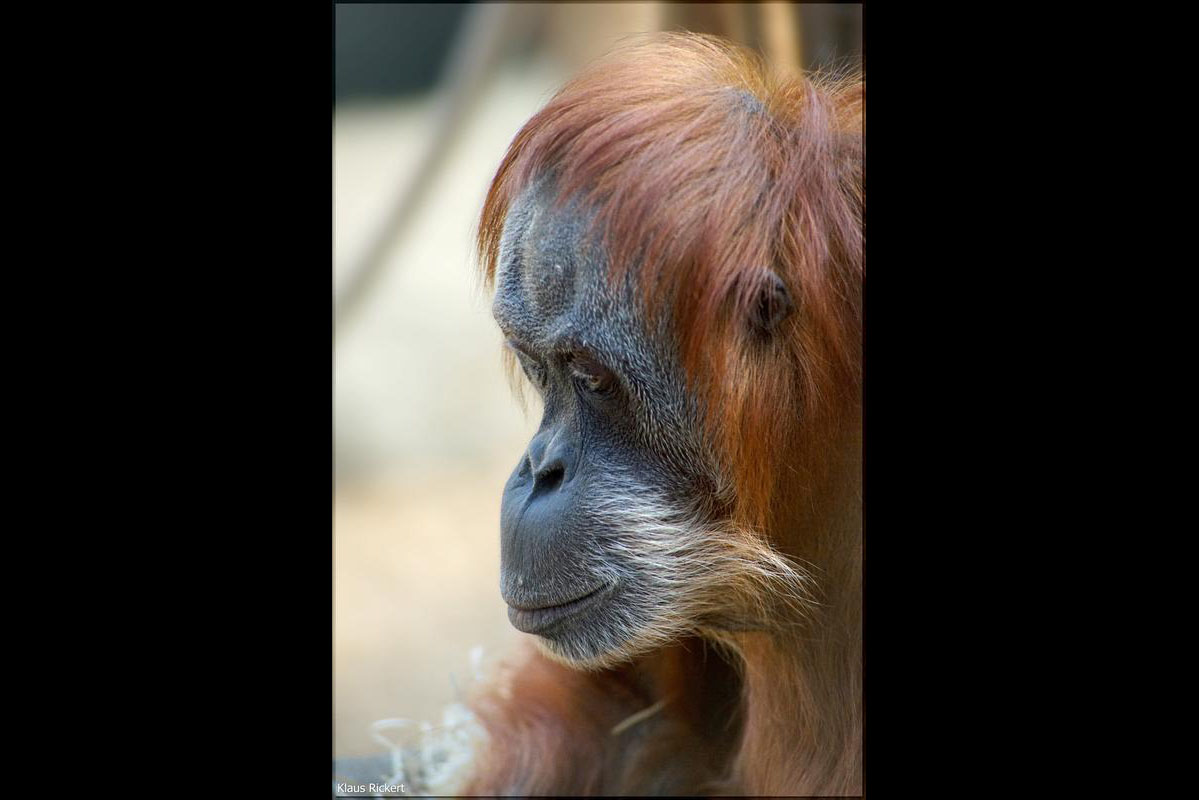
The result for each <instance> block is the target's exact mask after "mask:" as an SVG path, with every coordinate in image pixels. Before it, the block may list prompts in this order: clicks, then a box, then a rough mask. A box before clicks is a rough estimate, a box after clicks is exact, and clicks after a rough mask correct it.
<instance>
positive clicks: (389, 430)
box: [333, 3, 862, 756]
mask: <svg viewBox="0 0 1199 800" xmlns="http://www.w3.org/2000/svg"><path fill="white" fill-rule="evenodd" d="M335 26H336V27H335V37H334V48H335V51H334V55H335V105H334V134H333V184H334V219H333V224H334V292H335V302H336V319H335V362H334V380H335V387H334V403H335V405H334V409H335V410H334V414H335V419H334V425H335V428H334V454H335V487H334V492H335V494H334V725H335V729H334V752H335V754H336V755H338V756H352V755H363V754H367V753H372V752H378V751H379V750H380V745H379V743H378V742H376V741H375V740H374V739H372V738H371V735H370V724H371V723H372V722H374V721H375V720H379V719H383V718H391V717H403V718H410V719H414V720H417V721H421V720H427V721H429V722H432V723H436V722H437V721H438V720H439V719H440V715H441V709H442V708H443V707H444V706H445V705H446V704H447V703H449V702H451V701H453V700H455V699H458V697H460V691H464V690H465V689H466V688H468V684H469V683H470V681H471V675H472V662H471V653H472V650H475V651H476V652H479V649H480V648H481V652H483V653H484V654H485V657H490V656H492V655H494V654H496V653H502V652H503V651H504V650H505V649H506V648H507V647H508V646H509V645H510V644H511V643H512V642H514V641H515V639H516V637H518V636H520V634H518V633H517V632H516V631H515V630H513V629H512V627H511V626H510V625H509V623H508V618H507V614H506V610H505V607H504V603H503V601H502V600H501V599H500V595H499V504H500V492H501V489H502V487H503V485H504V482H505V481H506V479H507V477H508V474H509V472H510V471H511V470H512V468H513V467H514V466H515V464H516V462H517V460H518V459H519V457H520V456H521V454H522V453H523V451H524V447H525V445H526V443H527V442H528V440H529V438H530V437H531V436H532V434H533V432H534V431H535V430H536V427H537V424H538V420H539V418H540V409H539V408H538V407H537V401H536V399H535V398H529V399H528V400H527V408H525V409H524V410H522V408H521V405H520V403H518V401H517V400H516V399H515V398H514V396H513V394H512V392H511V390H510V387H509V385H508V383H507V379H506V377H505V375H504V372H503V370H502V369H501V365H500V352H501V343H502V342H501V338H500V336H499V333H498V330H497V329H496V327H495V325H494V323H493V322H492V320H491V316H490V311H489V302H490V301H489V298H488V297H487V296H486V293H485V292H484V291H483V289H482V287H481V285H480V283H479V281H478V280H477V278H476V275H475V266H476V265H475V260H474V254H473V250H472V246H471V245H472V241H473V234H474V226H475V223H476V220H477V217H478V214H479V211H480V209H481V207H482V202H483V197H484V195H485V193H486V190H487V186H488V183H489V182H490V180H491V177H492V175H493V174H494V171H495V169H496V167H497V166H498V165H499V162H500V159H501V157H502V156H503V154H504V151H505V149H506V148H507V146H508V143H509V142H510V141H511V140H512V138H513V136H515V134H516V132H517V131H518V130H519V129H520V126H521V125H522V124H524V122H525V121H526V120H527V119H528V118H529V117H530V116H532V115H533V114H534V113H535V112H536V111H537V109H538V108H539V107H540V106H541V105H542V104H544V103H545V101H547V100H548V99H549V98H550V97H551V95H552V94H553V92H554V91H555V90H556V89H557V88H558V87H560V86H561V85H562V84H563V83H564V82H565V81H566V80H567V79H569V78H570V76H571V75H572V74H573V73H574V72H575V71H576V70H578V69H579V68H580V67H581V66H582V65H583V64H585V63H586V62H588V61H590V60H591V59H593V58H595V57H596V56H599V55H600V54H602V53H603V52H605V51H606V50H607V49H609V48H610V47H611V46H612V45H613V44H614V43H616V42H617V40H618V39H620V38H621V37H622V36H625V35H628V34H631V33H638V32H646V31H656V30H692V31H696V32H701V33H714V34H718V35H723V36H726V37H728V38H730V39H733V40H736V41H739V42H741V43H742V44H746V45H749V46H751V47H754V48H756V49H758V50H759V51H760V52H762V53H763V55H765V56H766V57H767V58H769V59H770V60H771V61H772V62H774V63H775V64H777V65H779V66H781V67H783V68H787V69H801V68H802V69H805V70H813V69H819V68H827V67H836V66H841V65H844V64H846V63H855V64H856V63H857V59H858V58H860V54H861V50H862V42H861V36H862V7H861V5H860V4H840V5H831V4H789V3H758V4H739V3H721V4H704V3H577V4H575V3H553V4H539V3H478V4H357V3H355V4H338V5H337V6H336V7H335Z"/></svg>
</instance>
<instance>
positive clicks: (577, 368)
mask: <svg viewBox="0 0 1199 800" xmlns="http://www.w3.org/2000/svg"><path fill="white" fill-rule="evenodd" d="M570 373H571V375H572V376H573V377H574V380H575V383H576V384H577V385H578V386H579V388H581V389H583V390H585V391H588V392H591V393H592V394H607V393H608V392H610V391H611V390H612V387H613V386H614V385H615V384H616V376H615V375H613V374H612V371H611V370H610V369H608V368H607V367H605V366H604V365H602V364H600V363H598V362H597V361H595V360H593V359H591V358H587V357H586V356H578V355H576V356H574V357H572V358H571V360H570Z"/></svg>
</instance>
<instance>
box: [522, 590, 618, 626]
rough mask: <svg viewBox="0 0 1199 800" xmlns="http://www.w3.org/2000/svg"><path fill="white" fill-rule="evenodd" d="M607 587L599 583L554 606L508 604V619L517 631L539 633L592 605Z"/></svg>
mask: <svg viewBox="0 0 1199 800" xmlns="http://www.w3.org/2000/svg"><path fill="white" fill-rule="evenodd" d="M609 588H611V587H610V586H609V585H608V584H601V585H600V586H597V587H596V588H595V589H592V590H591V591H590V592H588V593H587V594H585V595H583V596H582V597H576V598H575V599H574V600H569V601H567V602H565V603H561V604H559V605H555V606H543V607H541V608H516V607H515V606H512V605H509V606H508V621H509V622H511V623H512V627H514V628H516V629H517V630H518V631H523V632H524V633H541V632H543V631H545V630H547V629H549V628H550V627H551V626H553V625H556V624H557V623H559V622H561V621H562V620H564V619H566V618H567V617H570V616H574V615H575V614H577V613H578V612H580V611H582V610H583V609H585V608H587V607H588V606H590V605H592V604H593V603H595V601H596V600H598V599H599V598H600V597H601V596H602V595H603V594H605V593H606V590H607V589H609Z"/></svg>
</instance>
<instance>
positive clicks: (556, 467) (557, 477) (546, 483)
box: [533, 462, 566, 495]
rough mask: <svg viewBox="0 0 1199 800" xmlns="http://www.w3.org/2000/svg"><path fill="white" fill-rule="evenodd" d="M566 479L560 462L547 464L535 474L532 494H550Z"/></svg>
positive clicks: (564, 470) (564, 469)
mask: <svg viewBox="0 0 1199 800" xmlns="http://www.w3.org/2000/svg"><path fill="white" fill-rule="evenodd" d="M565 477H566V468H565V467H563V466H562V463H561V462H555V463H553V464H549V465H547V466H545V467H543V468H542V469H540V470H538V472H537V480H536V482H535V483H534V484H533V494H535V495H536V494H541V493H543V492H552V491H554V490H555V489H557V488H558V487H559V486H560V485H561V484H562V479H563V478H565Z"/></svg>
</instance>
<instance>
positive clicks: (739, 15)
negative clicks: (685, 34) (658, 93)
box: [658, 2, 803, 74]
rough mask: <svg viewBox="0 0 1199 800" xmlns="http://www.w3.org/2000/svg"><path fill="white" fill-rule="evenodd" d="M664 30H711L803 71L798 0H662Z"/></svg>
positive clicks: (773, 61)
mask: <svg viewBox="0 0 1199 800" xmlns="http://www.w3.org/2000/svg"><path fill="white" fill-rule="evenodd" d="M658 5H659V8H660V11H659V19H660V20H661V26H660V27H661V28H662V29H664V30H678V29H682V30H688V31H693V32H695V33H708V34H712V35H714V36H721V37H724V38H725V39H731V40H732V41H734V42H736V43H738V44H741V45H746V46H748V47H751V48H754V49H755V50H757V51H758V52H759V53H761V55H762V56H763V57H764V58H765V59H766V61H767V62H768V63H769V64H770V65H771V66H773V67H775V68H777V69H779V70H781V71H783V72H786V73H790V74H798V73H800V72H802V71H803V45H802V39H801V38H800V14H801V13H802V12H801V10H800V7H799V6H798V5H797V4H795V3H779V2H768V3H659V4H658Z"/></svg>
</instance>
